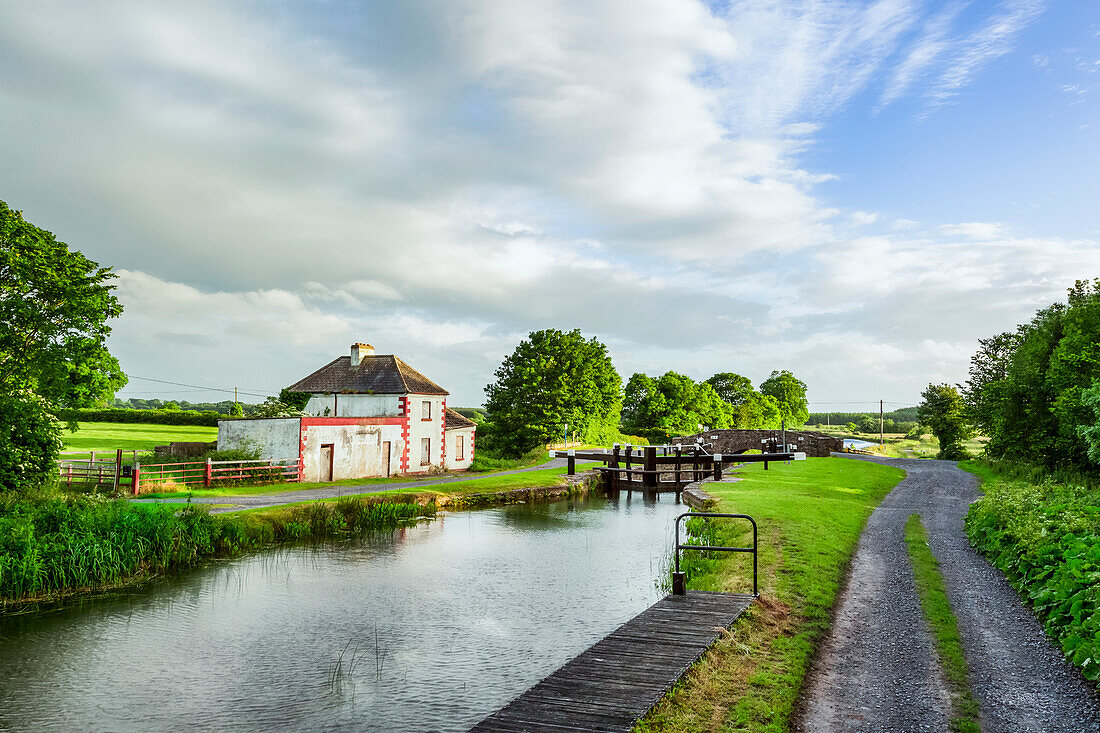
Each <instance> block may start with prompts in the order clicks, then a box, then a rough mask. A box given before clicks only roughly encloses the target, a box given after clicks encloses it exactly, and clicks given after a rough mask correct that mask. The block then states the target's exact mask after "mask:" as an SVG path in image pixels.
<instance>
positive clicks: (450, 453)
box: [446, 427, 475, 471]
mask: <svg viewBox="0 0 1100 733" xmlns="http://www.w3.org/2000/svg"><path fill="white" fill-rule="evenodd" d="M474 430H475V428H473V427H469V428H455V429H453V430H448V431H447V462H446V468H447V470H448V471H461V470H464V469H467V468H469V467H470V464H471V463H473V462H474ZM460 435H461V436H462V460H461V461H460V460H458V459H457V458H456V457H455V456H456V455H457V450H456V446H457V445H458V436H460Z"/></svg>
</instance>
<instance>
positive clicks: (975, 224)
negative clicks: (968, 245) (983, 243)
mask: <svg viewBox="0 0 1100 733" xmlns="http://www.w3.org/2000/svg"><path fill="white" fill-rule="evenodd" d="M938 229H939V231H940V233H942V234H945V235H947V236H954V237H966V238H967V239H999V238H1002V237H1004V229H1003V227H1002V226H1001V225H1000V224H997V223H994V222H987V221H971V222H964V223H961V224H943V225H941V226H940V227H938Z"/></svg>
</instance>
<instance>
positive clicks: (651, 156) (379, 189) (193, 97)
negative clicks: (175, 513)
mask: <svg viewBox="0 0 1100 733" xmlns="http://www.w3.org/2000/svg"><path fill="white" fill-rule="evenodd" d="M1098 113H1100V3H1094V2H1077V1H1076V0H1073V1H1071V0H1045V1H1044V0H972V1H969V2H968V1H965V0H946V1H943V2H918V1H917V0H877V1H873V2H872V1H863V2H861V1H857V0H843V1H841V0H813V1H806V2H799V1H794V0H791V1H788V2H780V1H778V0H770V1H768V0H750V1H746V2H735V1H732V0H731V1H730V2H711V3H705V2H695V1H693V0H622V1H618V0H615V1H610V2H604V1H602V0H583V1H580V0H578V1H577V2H572V1H570V0H545V1H544V2H539V3H516V2H513V1H511V0H476V1H475V0H471V1H454V2H438V1H436V2H423V1H420V0H404V1H403V2H401V3H359V2H344V1H342V0H330V1H328V2H293V1H290V0H284V1H282V2H263V3H261V2H236V3H233V2H204V1H203V0H192V1H191V2H188V3H168V2H145V3H121V2H120V3H112V2H51V1H50V0H43V1H41V2H34V3H20V2H14V1H12V2H8V1H7V0H0V129H2V130H3V134H2V135H0V200H4V201H6V202H7V203H8V204H9V205H10V206H12V207H13V208H16V209H19V210H22V211H23V212H24V215H25V217H26V218H27V219H28V220H30V221H32V222H33V223H35V224H37V225H38V226H41V227H43V228H45V229H48V230H50V231H52V232H54V233H55V235H57V237H58V238H59V239H61V240H62V241H65V242H67V243H68V244H69V245H70V246H71V247H72V248H74V249H78V250H80V251H82V252H84V253H85V254H86V255H87V256H89V257H91V258H92V259H94V260H96V261H98V262H100V263H102V264H103V265H106V266H110V267H112V268H113V269H114V270H115V272H116V273H117V275H118V277H117V280H116V281H115V284H116V286H117V295H118V297H119V299H120V300H121V301H122V303H123V305H124V307H125V312H124V314H123V315H122V316H121V317H120V318H119V319H117V320H116V321H114V323H113V333H112V335H111V337H110V341H109V345H110V348H111V350H112V352H113V353H114V354H115V355H116V356H117V357H118V358H119V360H120V362H121V364H122V367H123V369H124V370H125V371H126V372H127V374H128V375H130V383H129V385H128V386H127V387H126V388H125V389H124V390H123V391H122V392H120V395H119V396H121V397H131V396H132V397H143V398H150V397H161V398H163V399H169V398H171V399H186V400H189V401H207V400H209V401H217V400H221V399H226V398H228V393H227V392H225V391H216V390H232V389H233V388H234V387H238V388H240V390H241V391H242V399H243V400H246V401H259V400H261V399H262V396H264V395H268V394H276V393H277V392H278V390H279V389H280V388H282V387H284V386H287V385H289V384H292V383H293V382H295V381H297V380H298V379H300V378H301V377H303V376H305V375H307V374H309V373H311V372H312V371H313V370H315V369H317V368H319V367H320V366H322V365H324V364H326V363H328V362H329V361H331V360H332V359H333V358H335V357H337V356H341V355H344V354H346V353H348V348H349V346H350V344H351V343H353V342H356V341H365V342H369V343H371V344H373V345H374V346H375V347H376V349H377V351H378V353H394V354H397V355H399V356H401V357H402V358H403V359H405V360H406V361H407V362H409V363H410V364H412V365H413V366H414V367H415V368H417V369H419V370H420V371H422V372H424V373H425V374H427V375H428V376H429V377H430V378H432V379H434V380H435V381H436V382H438V383H440V384H442V385H443V386H444V387H446V388H447V389H448V390H449V391H450V392H451V397H450V399H449V403H450V404H452V405H456V406H461V405H465V406H473V405H478V404H481V403H482V401H483V400H484V394H483V388H484V386H485V385H486V384H488V383H489V382H490V381H492V379H493V371H494V370H495V369H496V368H497V366H498V365H499V364H500V362H501V360H502V359H503V358H504V357H505V356H506V355H507V354H509V353H511V351H512V349H514V348H515V346H516V344H517V343H518V342H519V341H520V340H521V339H523V338H524V337H525V336H526V335H527V334H528V333H529V332H531V331H534V330H538V329H543V328H559V329H564V330H569V329H573V328H578V329H580V330H581V331H582V332H583V333H584V334H585V335H586V336H589V337H595V338H598V339H599V340H600V341H602V342H604V343H605V344H607V346H608V349H609V351H610V353H611V355H612V358H613V361H614V363H615V366H616V368H617V369H618V371H619V374H620V375H621V376H622V378H623V381H624V382H625V381H626V380H627V379H628V378H629V376H630V375H631V374H632V373H634V372H639V371H640V372H646V373H648V374H651V375H655V374H661V373H664V372H666V371H668V370H674V371H677V372H680V373H683V374H687V375H689V376H691V377H693V378H696V379H705V378H707V377H709V376H710V375H712V374H714V373H716V372H724V371H732V372H737V373H740V374H744V375H745V376H748V377H749V378H750V379H752V380H753V381H754V382H755V383H757V384H759V382H761V381H762V380H763V379H765V378H766V377H767V376H768V374H769V373H770V372H771V371H772V370H774V369H789V370H791V371H793V372H794V373H795V374H796V375H797V376H798V377H800V378H801V379H802V380H803V381H805V382H806V383H807V385H808V387H809V398H810V402H811V409H814V410H818V411H847V410H863V409H871V408H872V407H873V408H877V406H878V401H879V400H880V399H882V400H886V402H887V408H888V409H889V408H890V407H900V406H904V405H912V404H916V403H917V402H918V401H919V399H920V392H921V390H922V389H923V388H924V387H925V386H926V385H927V384H928V383H930V382H943V381H946V382H953V383H954V382H960V381H963V380H965V378H966V374H967V366H968V362H969V357H970V355H971V354H972V353H973V352H974V351H975V349H976V347H977V339H979V338H983V337H986V336H990V335H993V334H995V333H998V332H1001V331H1005V330H1009V329H1012V328H1014V327H1015V325H1016V324H1017V323H1021V322H1024V321H1026V320H1028V319H1029V318H1030V317H1031V315H1032V314H1033V313H1034V312H1035V310H1037V309H1038V308H1041V307H1044V306H1045V305H1048V304H1050V303H1052V302H1054V301H1056V300H1060V299H1063V298H1064V294H1065V290H1066V289H1067V288H1068V287H1070V286H1072V284H1073V282H1074V280H1076V279H1083V278H1093V277H1096V276H1100V221H1098V220H1097V218H1096V212H1097V206H1096V202H1097V200H1098V194H1100V190H1098V189H1100V187H1098V177H1100V114H1098ZM152 380H161V381H152ZM169 383H176V384H169ZM194 386H198V387H207V388H214V389H204V390H199V389H194V388H193V387H194Z"/></svg>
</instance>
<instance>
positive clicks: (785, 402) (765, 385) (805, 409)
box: [760, 369, 810, 428]
mask: <svg viewBox="0 0 1100 733" xmlns="http://www.w3.org/2000/svg"><path fill="white" fill-rule="evenodd" d="M760 392H761V393H762V394H766V395H768V396H770V397H772V398H774V399H775V403H776V406H777V407H778V408H779V414H780V415H781V416H782V419H783V420H785V421H786V423H787V427H788V428H798V427H802V426H803V425H804V424H805V423H806V418H807V417H809V416H810V406H809V404H808V403H807V401H806V383H805V382H803V381H802V380H801V379H799V378H798V377H796V376H795V375H793V374H791V373H790V372H789V371H787V370H786V369H784V370H782V371H774V372H772V373H771V376H770V377H768V378H767V379H765V380H764V381H763V382H762V383H761V385H760Z"/></svg>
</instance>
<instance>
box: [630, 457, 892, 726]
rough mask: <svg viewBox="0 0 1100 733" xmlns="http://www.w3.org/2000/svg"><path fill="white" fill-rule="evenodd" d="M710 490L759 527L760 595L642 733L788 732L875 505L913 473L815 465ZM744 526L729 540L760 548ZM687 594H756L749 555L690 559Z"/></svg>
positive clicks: (757, 472) (799, 464)
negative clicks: (815, 651)
mask: <svg viewBox="0 0 1100 733" xmlns="http://www.w3.org/2000/svg"><path fill="white" fill-rule="evenodd" d="M734 473H735V475H737V476H740V477H742V478H743V480H742V481H739V482H736V483H723V484H708V485H707V487H706V488H707V491H708V492H710V493H711V494H712V495H714V496H716V497H717V498H718V499H719V500H720V505H719V508H718V509H717V511H721V512H733V513H740V514H749V515H751V516H753V517H754V518H755V519H756V520H757V522H758V523H759V525H760V560H759V561H760V598H759V599H758V600H757V602H756V603H754V604H753V605H752V606H751V607H750V608H749V610H748V611H747V612H746V613H745V615H744V616H743V617H742V618H741V619H740V620H739V621H738V622H737V624H736V625H735V626H734V628H733V632H732V633H731V634H730V635H728V636H726V637H724V638H723V639H721V640H720V641H719V642H718V643H717V644H716V645H715V646H714V647H712V648H711V650H710V651H708V652H707V653H706V654H705V655H704V656H703V658H702V659H701V660H700V662H699V663H697V664H696V665H695V666H694V667H692V668H691V669H690V670H689V671H688V673H687V675H685V677H684V678H683V679H682V680H681V682H680V683H678V684H677V685H676V686H675V687H674V688H673V690H672V692H670V693H669V694H668V695H667V696H666V697H665V699H664V700H662V701H661V702H660V703H659V704H658V705H657V707H656V708H654V710H653V711H652V712H651V713H650V714H649V715H648V716H647V717H646V718H645V719H644V720H643V721H642V722H641V723H639V725H638V726H637V728H636V730H637V731H645V732H647V733H650V732H653V731H676V733H694V732H699V731H775V732H777V733H778V732H779V731H787V730H788V729H789V718H790V715H791V710H792V706H793V705H794V702H795V700H796V698H797V696H798V692H799V689H800V688H801V685H802V680H803V678H804V677H805V674H806V672H807V670H808V668H809V663H810V659H811V655H812V653H813V649H814V647H815V646H816V645H817V643H818V642H819V641H820V639H821V638H823V636H824V635H825V633H826V632H827V631H828V629H829V626H830V623H831V620H830V619H831V613H832V608H833V604H834V602H835V600H836V597H837V593H838V591H839V589H840V584H841V581H842V579H843V575H844V572H845V569H846V568H847V566H848V563H849V561H850V560H851V557H852V554H853V553H854V552H855V548H856V543H857V541H858V540H859V535H860V533H861V531H862V530H863V525H864V523H865V522H866V520H867V517H868V516H870V514H871V511H872V510H873V509H874V507H875V506H876V505H877V504H878V503H879V502H880V501H881V500H882V498H883V497H884V496H886V494H887V493H889V491H890V489H891V488H893V486H894V485H895V484H897V483H898V481H900V480H901V479H902V478H903V477H904V472H902V471H901V470H900V469H897V468H894V467H892V466H882V465H878V464H875V463H869V462H863V461H853V460H849V459H845V458H810V459H808V460H806V461H796V462H794V463H791V464H786V465H773V466H772V468H771V470H769V471H768V472H766V473H765V472H764V470H763V466H762V465H761V464H759V463H754V464H749V465H747V466H744V467H742V468H739V469H736V471H735V472H734ZM743 525H744V523H740V524H737V525H730V526H728V527H723V528H721V529H720V530H719V536H718V537H717V538H716V539H717V540H719V541H720V543H721V544H724V545H739V546H744V544H742V543H746V542H751V535H746V534H744V533H743V531H742V527H743ZM688 567H689V569H690V570H691V571H692V577H691V578H690V579H689V581H688V587H689V588H696V589H700V590H718V591H735V592H750V591H751V588H752V585H751V584H752V575H751V572H752V571H751V567H752V566H751V560H749V559H748V558H747V557H734V558H722V559H715V560H697V561H693V562H690V563H689V564H688Z"/></svg>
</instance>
